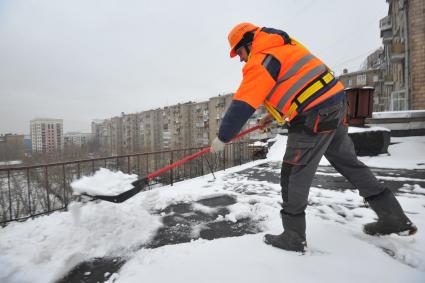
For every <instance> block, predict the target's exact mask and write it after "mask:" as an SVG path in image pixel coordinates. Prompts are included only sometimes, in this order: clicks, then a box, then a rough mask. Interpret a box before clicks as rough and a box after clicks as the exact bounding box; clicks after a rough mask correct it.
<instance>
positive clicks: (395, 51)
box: [391, 42, 405, 63]
mask: <svg viewBox="0 0 425 283" xmlns="http://www.w3.org/2000/svg"><path fill="white" fill-rule="evenodd" d="M404 57H405V46H404V43H400V42H394V43H393V44H392V46H391V62H392V63H402V62H403V60H404Z"/></svg>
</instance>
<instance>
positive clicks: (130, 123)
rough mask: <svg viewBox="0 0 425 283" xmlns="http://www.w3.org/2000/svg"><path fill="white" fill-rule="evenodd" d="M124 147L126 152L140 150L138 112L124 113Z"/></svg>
mask: <svg viewBox="0 0 425 283" xmlns="http://www.w3.org/2000/svg"><path fill="white" fill-rule="evenodd" d="M121 118H122V147H123V149H122V150H123V152H124V153H134V152H138V151H140V149H141V147H140V139H139V136H140V126H139V122H140V119H139V115H138V114H124V113H123V114H122V117H121Z"/></svg>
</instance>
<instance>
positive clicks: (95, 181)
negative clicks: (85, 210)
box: [71, 168, 137, 196]
mask: <svg viewBox="0 0 425 283" xmlns="http://www.w3.org/2000/svg"><path fill="white" fill-rule="evenodd" d="M136 180H137V175H135V174H132V175H128V174H124V173H123V172H121V171H117V172H114V171H111V170H109V169H106V168H100V169H99V170H98V171H96V172H95V173H94V175H93V176H84V177H82V178H80V179H78V180H75V181H73V182H72V183H71V188H72V189H73V191H74V192H76V193H87V194H89V195H108V196H113V195H118V194H120V193H123V192H125V191H128V190H130V189H132V188H133V185H131V183H132V182H134V181H136Z"/></svg>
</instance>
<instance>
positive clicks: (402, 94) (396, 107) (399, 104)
mask: <svg viewBox="0 0 425 283" xmlns="http://www.w3.org/2000/svg"><path fill="white" fill-rule="evenodd" d="M407 107H408V106H407V95H406V91H405V90H397V91H393V92H392V93H391V103H390V110H391V111H403V110H407Z"/></svg>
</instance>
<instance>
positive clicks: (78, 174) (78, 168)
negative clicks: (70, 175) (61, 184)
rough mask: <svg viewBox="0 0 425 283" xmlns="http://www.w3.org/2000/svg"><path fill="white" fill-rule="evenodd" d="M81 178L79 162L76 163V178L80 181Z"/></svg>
mask: <svg viewBox="0 0 425 283" xmlns="http://www.w3.org/2000/svg"><path fill="white" fill-rule="evenodd" d="M80 177H81V168H80V162H79V161H78V162H77V178H78V179H80Z"/></svg>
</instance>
